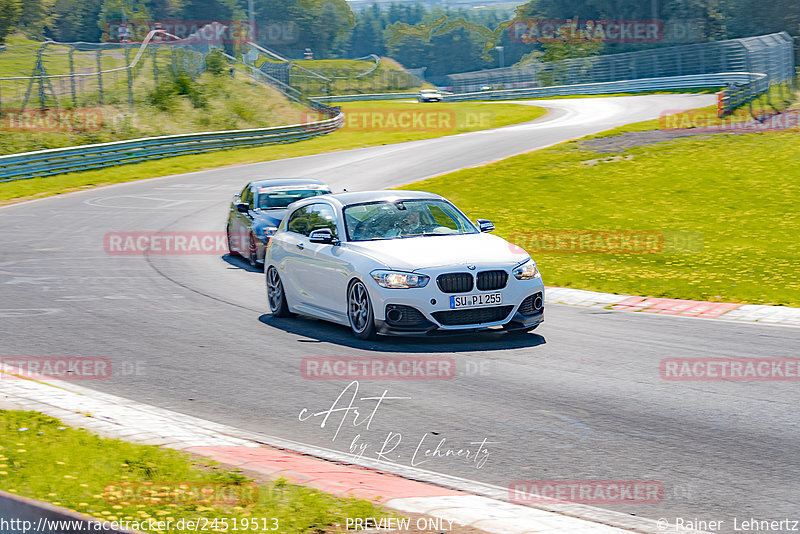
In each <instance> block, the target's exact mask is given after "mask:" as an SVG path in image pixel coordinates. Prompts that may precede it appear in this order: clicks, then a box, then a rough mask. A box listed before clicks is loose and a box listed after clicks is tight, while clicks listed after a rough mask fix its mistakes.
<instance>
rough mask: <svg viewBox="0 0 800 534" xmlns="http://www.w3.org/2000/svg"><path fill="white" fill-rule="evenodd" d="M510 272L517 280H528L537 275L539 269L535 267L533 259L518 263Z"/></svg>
mask: <svg viewBox="0 0 800 534" xmlns="http://www.w3.org/2000/svg"><path fill="white" fill-rule="evenodd" d="M511 272H512V273H513V275H514V278H516V279H517V280H530V279H531V278H536V277H537V276H539V269H537V268H536V262H535V261H533V259H528V260H526V261H524V262H522V263H520V264H519V265H517V266H516V267H514V270H513V271H511Z"/></svg>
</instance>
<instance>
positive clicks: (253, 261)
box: [247, 234, 258, 269]
mask: <svg viewBox="0 0 800 534" xmlns="http://www.w3.org/2000/svg"><path fill="white" fill-rule="evenodd" d="M257 260H258V245H257V244H256V236H254V235H253V234H250V243H249V245H248V249H247V261H248V262H250V267H255V268H256V269H257V268H258V261H257Z"/></svg>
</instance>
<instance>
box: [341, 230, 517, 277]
mask: <svg viewBox="0 0 800 534" xmlns="http://www.w3.org/2000/svg"><path fill="white" fill-rule="evenodd" d="M347 247H348V248H350V249H351V250H353V251H357V252H359V253H361V254H364V255H366V256H369V257H370V258H372V259H373V260H375V261H376V262H378V263H381V264H383V266H385V267H386V268H389V269H395V270H402V271H414V270H418V269H420V270H421V269H429V268H436V267H444V266H463V265H468V264H472V265H476V266H478V267H481V268H483V267H509V266H513V265H516V264H518V263H520V262H523V261H525V260H526V259H528V253H527V252H525V250H523V249H522V248H520V247H518V246H516V245H514V244H512V243H509V242H508V241H506V240H505V239H503V238H501V237H497V236H493V235H490V234H485V233H480V234H463V235H436V236H421V237H407V238H402V239H387V240H378V241H355V242H349V243H347Z"/></svg>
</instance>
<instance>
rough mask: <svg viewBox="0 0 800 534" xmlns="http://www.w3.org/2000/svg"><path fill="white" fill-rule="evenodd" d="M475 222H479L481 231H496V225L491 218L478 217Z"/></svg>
mask: <svg viewBox="0 0 800 534" xmlns="http://www.w3.org/2000/svg"><path fill="white" fill-rule="evenodd" d="M475 222H476V223H478V230H480V231H481V232H494V225H493V224H492V221H490V220H489V219H478V220H476V221H475Z"/></svg>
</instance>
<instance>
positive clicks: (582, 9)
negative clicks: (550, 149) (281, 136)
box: [0, 0, 800, 77]
mask: <svg viewBox="0 0 800 534" xmlns="http://www.w3.org/2000/svg"><path fill="white" fill-rule="evenodd" d="M253 6H254V18H255V22H256V24H257V27H258V28H259V33H258V34H257V39H258V40H259V41H260V43H261V44H262V45H263V46H267V47H268V48H271V49H274V50H276V51H278V52H280V53H284V54H287V55H288V56H289V57H292V58H300V57H302V55H303V52H304V51H305V50H306V49H311V51H312V52H313V54H314V58H315V59H327V58H354V57H362V56H365V55H367V54H378V55H382V56H389V57H391V58H393V59H395V60H397V61H398V62H400V63H401V64H403V65H404V66H405V67H408V68H417V67H426V68H427V71H426V75H427V76H430V77H436V76H441V75H444V74H447V73H453V72H463V71H469V70H479V69H484V68H492V67H498V66H501V64H503V65H505V66H508V65H511V64H514V63H517V62H519V61H523V62H524V61H532V60H536V61H552V60H558V59H564V58H568V57H580V56H586V55H594V54H600V53H603V54H605V53H617V52H624V51H629V50H639V49H644V48H650V47H654V46H665V45H670V44H681V42H705V41H715V40H721V39H730V38H736V37H746V36H750V35H760V34H764V33H771V32H776V31H787V32H789V33H790V34H791V35H793V36H795V37H797V36H800V2H797V0H772V1H771V2H757V1H755V0H650V1H642V0H530V1H529V2H527V3H524V4H522V5H519V6H518V7H517V8H516V9H515V10H514V11H510V10H502V9H489V8H482V9H469V10H467V9H452V8H448V7H441V6H434V7H429V6H428V7H426V6H424V5H422V4H413V3H407V2H404V3H393V4H390V5H388V6H386V7H379V6H378V5H373V6H372V7H369V8H366V9H363V10H361V11H359V12H355V13H354V12H353V11H352V10H351V8H350V6H349V5H348V3H347V2H346V0H253ZM247 19H248V0H0V42H2V41H3V39H4V38H5V37H6V36H7V35H8V34H10V33H12V32H15V31H18V32H22V33H24V34H25V35H26V36H28V37H29V38H32V39H39V40H41V39H52V40H55V41H62V42H72V41H88V42H100V41H101V40H103V39H108V38H109V35H108V32H107V31H105V30H107V28H108V25H109V23H111V22H112V21H121V20H150V21H190V22H191V21H213V20H216V21H234V20H247ZM531 19H545V20H581V21H586V20H589V21H592V20H595V21H598V20H645V21H646V20H658V21H659V23H660V24H662V25H664V27H665V28H666V30H667V32H669V31H673V32H675V35H674V36H673V37H675V36H678V37H679V38H676V39H673V40H669V39H666V40H660V41H659V42H644V41H643V42H636V41H635V39H634V40H632V41H631V40H629V41H622V42H620V41H604V40H598V41H589V42H569V40H567V41H566V42H555V41H551V42H545V41H541V40H540V41H536V40H530V39H528V40H526V39H520V38H519V36H518V35H517V36H516V37H515V35H514V31H513V30H514V29H513V28H511V29H509V28H508V24H509V21H511V20H517V21H525V20H531ZM104 31H105V33H104ZM678 34H679V35H678ZM112 37H113V36H112ZM681 39H683V41H681ZM498 47H502V50H501V49H499V48H498Z"/></svg>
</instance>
